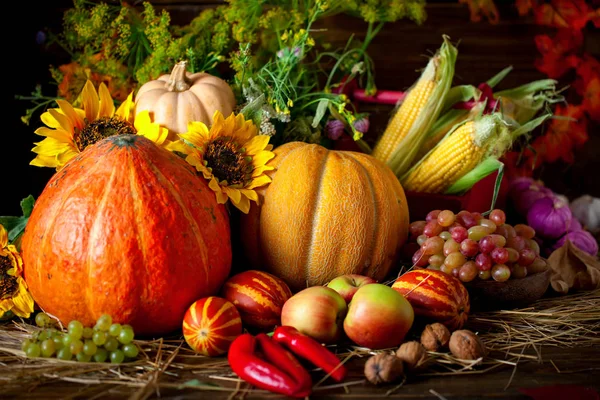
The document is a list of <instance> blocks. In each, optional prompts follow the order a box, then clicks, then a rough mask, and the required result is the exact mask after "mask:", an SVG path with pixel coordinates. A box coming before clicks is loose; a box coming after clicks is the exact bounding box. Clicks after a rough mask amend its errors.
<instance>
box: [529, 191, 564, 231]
mask: <svg viewBox="0 0 600 400" xmlns="http://www.w3.org/2000/svg"><path fill="white" fill-rule="evenodd" d="M572 218H573V216H572V214H571V209H570V208H569V205H568V204H567V203H565V202H564V201H562V200H561V199H560V198H557V197H542V198H540V199H537V200H536V201H535V203H533V205H532V206H531V207H530V208H529V211H528V212H527V224H528V225H529V226H531V227H532V228H533V229H535V232H536V234H537V235H539V236H541V237H542V238H544V239H558V238H559V237H561V236H562V235H564V234H565V233H566V232H567V229H568V228H569V227H570V226H571V219H572Z"/></svg>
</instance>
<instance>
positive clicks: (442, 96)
mask: <svg viewBox="0 0 600 400" xmlns="http://www.w3.org/2000/svg"><path fill="white" fill-rule="evenodd" d="M457 54H458V50H457V49H456V47H454V46H453V45H452V43H450V38H449V37H448V36H445V35H444V43H443V44H442V46H441V47H440V49H439V50H438V52H437V53H436V55H434V56H433V57H432V58H431V59H430V60H429V62H428V65H427V67H426V68H425V70H424V71H423V74H422V75H421V77H423V75H424V74H431V73H433V74H435V78H434V79H435V80H436V81H437V86H436V88H435V90H434V91H433V94H432V96H431V97H430V99H429V100H428V101H427V103H426V105H425V107H424V108H423V110H421V111H420V112H419V116H418V117H417V120H416V121H415V123H414V125H413V126H412V127H411V129H410V131H409V132H408V134H407V135H406V137H405V138H404V139H403V140H402V141H401V142H400V144H399V145H398V146H396V148H395V149H394V150H393V152H392V155H391V157H390V158H389V160H388V161H387V164H388V166H389V167H390V168H391V169H392V171H393V172H394V173H395V174H396V176H401V175H402V174H404V172H406V171H407V170H408V169H409V168H410V166H411V164H412V161H413V159H414V158H415V156H416V155H417V152H418V151H419V148H420V147H421V145H422V144H423V141H424V140H425V137H426V134H427V132H429V130H430V129H431V126H432V125H433V123H434V121H435V120H437V118H438V117H439V115H440V113H441V111H442V109H443V107H444V104H445V101H446V96H447V95H448V92H449V91H450V87H451V84H452V80H453V78H454V66H455V63H456V57H457ZM419 79H421V78H419ZM415 84H416V83H415ZM413 87H414V86H413ZM409 90H410V89H409Z"/></svg>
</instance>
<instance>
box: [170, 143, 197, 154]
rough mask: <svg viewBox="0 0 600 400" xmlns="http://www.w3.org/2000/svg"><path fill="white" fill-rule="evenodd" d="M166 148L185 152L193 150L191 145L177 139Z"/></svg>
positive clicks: (188, 152)
mask: <svg viewBox="0 0 600 400" xmlns="http://www.w3.org/2000/svg"><path fill="white" fill-rule="evenodd" d="M165 149H167V150H169V151H177V152H179V153H183V154H190V152H191V149H190V146H188V145H187V144H185V143H184V142H183V141H181V140H175V141H174V142H170V143H169V144H167V145H166V146H165Z"/></svg>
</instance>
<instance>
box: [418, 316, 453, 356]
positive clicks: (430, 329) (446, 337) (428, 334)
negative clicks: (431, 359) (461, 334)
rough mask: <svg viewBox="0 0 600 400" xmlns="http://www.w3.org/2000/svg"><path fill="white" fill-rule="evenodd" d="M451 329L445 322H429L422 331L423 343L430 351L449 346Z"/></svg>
mask: <svg viewBox="0 0 600 400" xmlns="http://www.w3.org/2000/svg"><path fill="white" fill-rule="evenodd" d="M449 342H450V331H449V330H448V328H447V327H446V325H444V324H440V323H439V322H436V323H434V324H429V325H427V326H426V327H425V329H423V333H421V344H422V345H423V346H424V347H425V348H426V349H427V350H429V351H438V350H439V349H442V348H444V347H447V346H448V343H449Z"/></svg>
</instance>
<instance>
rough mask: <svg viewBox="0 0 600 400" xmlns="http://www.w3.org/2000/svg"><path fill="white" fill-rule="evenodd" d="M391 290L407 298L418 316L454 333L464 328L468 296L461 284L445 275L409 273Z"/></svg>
mask: <svg viewBox="0 0 600 400" xmlns="http://www.w3.org/2000/svg"><path fill="white" fill-rule="evenodd" d="M392 289H394V290H397V291H398V292H399V293H401V294H402V295H404V296H405V297H406V299H407V300H408V301H409V302H410V304H411V305H412V306H413V310H414V312H415V316H417V317H420V318H422V319H424V320H426V321H434V322H440V323H442V324H444V325H446V326H447V327H448V329H450V330H451V331H453V330H456V329H460V328H462V327H463V326H464V324H465V322H466V321H467V318H468V316H469V311H470V304H469V292H468V291H467V289H466V288H465V286H464V285H463V284H462V282H461V281H460V280H458V279H457V278H455V277H453V276H452V275H448V274H446V273H444V272H442V271H437V270H430V269H416V270H412V271H409V272H406V273H404V274H402V275H400V276H399V277H398V278H396V280H395V281H394V283H393V284H392Z"/></svg>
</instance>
